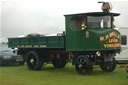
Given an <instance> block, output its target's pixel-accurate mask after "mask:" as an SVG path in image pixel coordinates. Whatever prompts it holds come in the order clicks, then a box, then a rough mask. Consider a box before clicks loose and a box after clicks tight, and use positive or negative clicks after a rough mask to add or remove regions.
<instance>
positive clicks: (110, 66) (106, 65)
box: [100, 57, 117, 72]
mask: <svg viewBox="0 0 128 85" xmlns="http://www.w3.org/2000/svg"><path fill="white" fill-rule="evenodd" d="M116 66H117V63H116V59H115V57H113V61H111V62H103V63H101V65H100V67H101V69H102V70H103V71H105V72H113V71H114V70H115V68H116Z"/></svg>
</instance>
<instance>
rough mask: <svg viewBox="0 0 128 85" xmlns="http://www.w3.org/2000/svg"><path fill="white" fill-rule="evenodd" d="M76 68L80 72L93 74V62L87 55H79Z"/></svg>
mask: <svg viewBox="0 0 128 85" xmlns="http://www.w3.org/2000/svg"><path fill="white" fill-rule="evenodd" d="M75 68H76V71H77V72H78V73H79V74H91V72H92V70H93V67H92V62H91V61H90V60H89V59H88V57H86V56H79V57H78V58H77V59H76V62H75Z"/></svg>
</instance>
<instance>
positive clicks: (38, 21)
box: [0, 0, 128, 37]
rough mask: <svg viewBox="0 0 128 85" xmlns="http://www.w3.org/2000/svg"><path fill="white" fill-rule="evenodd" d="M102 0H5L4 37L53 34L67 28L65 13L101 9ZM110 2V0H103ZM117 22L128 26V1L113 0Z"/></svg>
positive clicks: (2, 11) (2, 19) (2, 21)
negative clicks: (117, 15)
mask: <svg viewBox="0 0 128 85" xmlns="http://www.w3.org/2000/svg"><path fill="white" fill-rule="evenodd" d="M98 1H99V0H1V3H0V6H1V9H0V10H1V23H0V24H1V31H0V32H1V33H0V34H1V37H16V36H20V35H26V34H28V33H36V32H37V33H42V34H51V33H56V32H61V31H64V30H65V19H64V16H63V15H65V14H73V13H85V12H94V11H95V12H96V11H101V4H98V3H97V2H98ZM101 1H108V0H101ZM111 3H112V5H113V10H112V12H117V13H121V16H120V17H118V18H116V19H117V21H116V22H115V24H116V26H118V27H128V23H127V22H128V1H126V0H112V1H111Z"/></svg>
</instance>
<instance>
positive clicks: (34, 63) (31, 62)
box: [27, 51, 42, 70]
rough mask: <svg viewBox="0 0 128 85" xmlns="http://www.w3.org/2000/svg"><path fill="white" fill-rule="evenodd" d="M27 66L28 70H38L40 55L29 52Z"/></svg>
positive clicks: (40, 64) (39, 67)
mask: <svg viewBox="0 0 128 85" xmlns="http://www.w3.org/2000/svg"><path fill="white" fill-rule="evenodd" d="M27 66H28V68H29V69H30V70H40V69H41V67H42V62H41V59H40V55H39V54H38V53H37V52H35V51H30V52H28V54H27Z"/></svg>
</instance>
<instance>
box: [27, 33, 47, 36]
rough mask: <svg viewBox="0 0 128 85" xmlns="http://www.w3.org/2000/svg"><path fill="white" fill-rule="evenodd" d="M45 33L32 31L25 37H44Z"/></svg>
mask: <svg viewBox="0 0 128 85" xmlns="http://www.w3.org/2000/svg"><path fill="white" fill-rule="evenodd" d="M43 36H45V35H43V34H39V33H30V34H28V35H26V36H25V37H43Z"/></svg>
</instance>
